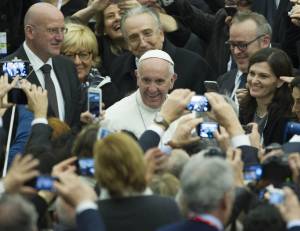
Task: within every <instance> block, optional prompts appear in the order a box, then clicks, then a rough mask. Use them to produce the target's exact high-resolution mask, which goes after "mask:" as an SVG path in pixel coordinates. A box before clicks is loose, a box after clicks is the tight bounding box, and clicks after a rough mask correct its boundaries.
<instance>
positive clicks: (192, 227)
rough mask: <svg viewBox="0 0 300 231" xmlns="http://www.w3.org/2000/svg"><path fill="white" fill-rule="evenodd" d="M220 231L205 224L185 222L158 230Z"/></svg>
mask: <svg viewBox="0 0 300 231" xmlns="http://www.w3.org/2000/svg"><path fill="white" fill-rule="evenodd" d="M187 230H188V231H218V229H216V228H214V227H212V226H209V225H207V224H204V223H200V222H195V221H189V220H187V221H183V222H180V223H176V224H172V225H169V226H165V227H163V228H160V229H158V231H187Z"/></svg>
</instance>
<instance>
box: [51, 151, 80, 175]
mask: <svg viewBox="0 0 300 231" xmlns="http://www.w3.org/2000/svg"><path fill="white" fill-rule="evenodd" d="M76 160H77V157H76V156H73V157H70V158H68V159H66V160H64V161H62V162H60V163H58V164H56V165H54V166H53V168H52V173H51V175H52V176H55V177H58V176H59V175H60V174H61V173H63V172H75V170H76V167H75V165H74V164H75V161H76Z"/></svg>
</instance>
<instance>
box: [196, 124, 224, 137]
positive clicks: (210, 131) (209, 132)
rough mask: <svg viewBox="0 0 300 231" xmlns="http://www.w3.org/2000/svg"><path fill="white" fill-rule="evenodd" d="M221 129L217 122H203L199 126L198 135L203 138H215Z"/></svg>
mask: <svg viewBox="0 0 300 231" xmlns="http://www.w3.org/2000/svg"><path fill="white" fill-rule="evenodd" d="M218 129H219V124H218V123H216V122H203V123H201V124H199V125H198V126H197V134H198V135H199V136H200V137H201V138H208V139H212V138H214V133H215V132H216V131H217V130H218Z"/></svg>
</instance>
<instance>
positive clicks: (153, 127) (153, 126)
mask: <svg viewBox="0 0 300 231" xmlns="http://www.w3.org/2000/svg"><path fill="white" fill-rule="evenodd" d="M147 130H151V131H154V132H155V133H156V134H157V135H159V137H160V138H161V137H162V136H163V134H164V133H165V130H164V129H163V128H162V127H161V126H159V125H157V124H155V123H154V124H151V125H150V126H149V127H148V128H147Z"/></svg>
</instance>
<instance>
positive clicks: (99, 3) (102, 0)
mask: <svg viewBox="0 0 300 231" xmlns="http://www.w3.org/2000/svg"><path fill="white" fill-rule="evenodd" d="M109 4H110V0H93V1H92V2H91V4H90V5H89V7H90V8H91V9H92V10H93V11H94V12H95V13H97V12H101V11H103V10H104V9H105V8H106V7H107V6H108V5H109Z"/></svg>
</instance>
